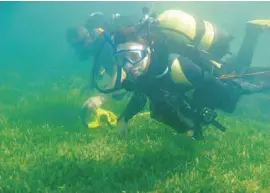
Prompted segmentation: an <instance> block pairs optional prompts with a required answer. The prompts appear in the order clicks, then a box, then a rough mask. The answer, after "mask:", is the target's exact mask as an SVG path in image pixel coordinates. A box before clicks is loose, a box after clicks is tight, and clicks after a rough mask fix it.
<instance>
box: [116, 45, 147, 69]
mask: <svg viewBox="0 0 270 193" xmlns="http://www.w3.org/2000/svg"><path fill="white" fill-rule="evenodd" d="M146 55H147V50H145V49H127V50H119V51H117V52H115V54H114V61H115V62H116V63H117V64H118V65H120V66H123V65H124V64H125V63H126V62H128V63H130V64H132V65H136V64H138V63H139V62H141V61H142V60H143V59H144V58H145V57H146Z"/></svg>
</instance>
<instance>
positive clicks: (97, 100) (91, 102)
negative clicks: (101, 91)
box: [83, 95, 105, 110]
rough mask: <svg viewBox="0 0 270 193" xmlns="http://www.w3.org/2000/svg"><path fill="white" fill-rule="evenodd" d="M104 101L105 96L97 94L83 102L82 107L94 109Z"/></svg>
mask: <svg viewBox="0 0 270 193" xmlns="http://www.w3.org/2000/svg"><path fill="white" fill-rule="evenodd" d="M104 101H105V96H104V95H97V96H93V97H90V98H88V99H87V100H86V101H85V102H84V104H83V108H88V109H89V110H94V109H97V108H99V107H100V106H101V105H102V104H103V103H104Z"/></svg>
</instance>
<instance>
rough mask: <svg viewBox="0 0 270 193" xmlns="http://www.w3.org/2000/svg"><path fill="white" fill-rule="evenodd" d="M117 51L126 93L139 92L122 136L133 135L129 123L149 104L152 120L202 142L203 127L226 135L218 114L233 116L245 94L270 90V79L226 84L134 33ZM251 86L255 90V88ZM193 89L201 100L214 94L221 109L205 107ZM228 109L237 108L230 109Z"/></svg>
mask: <svg viewBox="0 0 270 193" xmlns="http://www.w3.org/2000/svg"><path fill="white" fill-rule="evenodd" d="M114 49H115V53H114V60H115V61H116V62H117V64H118V66H119V68H121V69H123V70H124V72H125V74H126V78H125V80H124V81H123V82H122V88H124V89H126V90H128V91H131V92H133V93H134V94H133V96H132V98H131V100H130V102H129V103H128V105H127V107H126V109H125V110H124V112H123V114H122V115H120V117H119V119H118V123H117V129H118V131H119V132H124V133H125V132H126V131H127V123H128V121H129V120H130V119H131V118H132V117H133V116H134V115H136V114H137V113H138V112H140V111H141V110H142V109H143V108H144V106H145V104H146V101H147V99H149V101H150V115H151V117H152V118H154V119H155V120H157V121H160V122H162V123H165V124H166V125H169V126H171V127H172V128H174V129H176V130H177V131H178V132H180V133H186V132H191V133H193V137H194V138H196V139H199V138H201V137H202V128H201V126H202V125H207V124H214V125H215V126H217V127H218V129H220V130H223V131H224V130H225V128H224V127H223V126H222V125H220V124H219V123H218V122H217V121H216V120H215V117H216V116H217V114H216V113H215V112H214V109H216V108H220V109H222V110H224V111H231V109H230V108H234V107H235V106H236V104H237V102H238V100H239V98H240V97H241V96H242V95H243V94H246V93H249V91H251V92H252V89H253V91H254V92H260V91H261V92H263V91H267V90H269V89H270V78H269V77H270V76H269V75H270V74H269V75H268V78H267V79H263V80H264V82H262V80H261V81H260V82H259V83H257V82H251V83H249V82H247V81H246V80H244V79H241V78H237V79H236V80H235V81H228V82H226V83H224V82H222V80H221V79H218V78H216V77H214V76H212V75H211V73H210V72H207V71H204V70H203V69H202V68H200V66H199V65H197V64H195V63H194V62H193V61H192V60H190V59H189V58H187V57H185V56H182V55H180V54H170V53H169V48H168V45H167V44H166V42H164V41H160V42H155V43H154V44H152V42H149V41H147V38H145V37H144V36H140V35H138V33H137V31H136V30H135V29H134V28H126V29H121V30H119V31H118V32H116V33H115V36H114ZM119 72H121V71H119ZM119 76H121V74H120V75H119ZM240 80H241V81H240ZM239 81H240V82H239ZM251 84H253V85H255V87H250V86H249V85H251ZM193 89H194V90H195V92H196V90H199V91H200V95H201V96H203V95H204V93H207V92H208V91H210V90H212V92H211V94H212V95H213V97H211V100H212V103H211V104H215V106H213V105H212V106H211V107H210V108H209V107H208V106H202V105H200V106H199V105H198V104H197V102H199V101H196V100H195V101H194V99H192V100H190V99H189V98H188V97H187V96H186V93H187V92H189V91H191V90H193ZM246 91H248V92H246ZM228 106H231V107H230V108H229V110H228Z"/></svg>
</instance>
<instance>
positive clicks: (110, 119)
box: [85, 108, 117, 129]
mask: <svg viewBox="0 0 270 193" xmlns="http://www.w3.org/2000/svg"><path fill="white" fill-rule="evenodd" d="M85 121H86V123H87V125H88V128H91V129H94V128H98V127H100V126H106V125H109V126H111V127H115V126H116V124H117V116H116V115H115V114H114V113H113V112H111V111H108V110H105V109H102V108H97V109H96V110H95V111H94V112H88V115H87V117H86V120H85Z"/></svg>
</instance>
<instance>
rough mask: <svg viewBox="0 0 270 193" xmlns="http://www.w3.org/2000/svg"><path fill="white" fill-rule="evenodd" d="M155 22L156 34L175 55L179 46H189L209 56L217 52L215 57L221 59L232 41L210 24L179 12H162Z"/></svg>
mask: <svg viewBox="0 0 270 193" xmlns="http://www.w3.org/2000/svg"><path fill="white" fill-rule="evenodd" d="M156 22H157V24H156V25H155V27H157V29H158V32H159V33H161V34H162V35H164V36H165V37H166V39H167V41H168V42H169V44H170V45H171V46H172V47H173V48H174V50H173V51H175V52H176V53H177V51H178V50H177V48H178V47H180V46H181V45H186V44H190V45H194V46H196V47H197V48H198V49H201V50H204V51H207V52H209V53H210V54H211V55H212V54H213V52H217V51H218V54H217V55H220V56H218V57H220V58H221V57H222V56H223V55H225V54H226V53H227V52H228V48H229V44H230V41H231V40H232V39H233V38H232V36H230V35H228V34H227V33H224V32H222V31H220V30H218V29H217V28H216V27H215V26H214V25H213V24H212V23H210V22H208V21H205V20H200V19H196V18H195V17H193V16H192V15H190V14H188V13H185V12H183V11H181V10H167V11H164V12H162V13H161V14H159V15H158V16H157V18H156ZM220 49H222V50H220ZM220 52H222V53H220ZM215 58H217V57H215Z"/></svg>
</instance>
